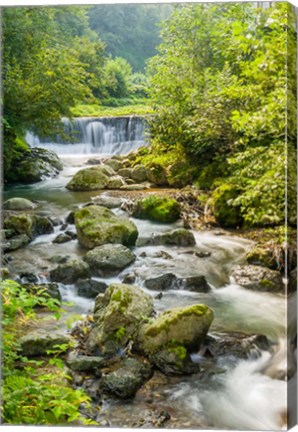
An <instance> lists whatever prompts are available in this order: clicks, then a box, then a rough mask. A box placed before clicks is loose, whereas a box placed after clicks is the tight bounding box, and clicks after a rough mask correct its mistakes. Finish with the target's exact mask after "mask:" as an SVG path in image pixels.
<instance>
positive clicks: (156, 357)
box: [150, 346, 200, 375]
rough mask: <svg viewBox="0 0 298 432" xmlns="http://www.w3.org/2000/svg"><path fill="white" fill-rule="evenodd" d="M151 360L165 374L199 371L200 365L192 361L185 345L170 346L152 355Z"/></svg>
mask: <svg viewBox="0 0 298 432" xmlns="http://www.w3.org/2000/svg"><path fill="white" fill-rule="evenodd" d="M150 361H151V362H152V363H153V364H154V366H156V367H157V368H158V369H160V370H161V371H162V372H163V373H164V374H165V375H189V374H193V373H196V372H199V370H200V367H199V365H198V364H195V363H193V362H192V361H191V357H190V354H189V353H188V352H187V350H186V348H185V347H184V346H174V347H171V346H169V347H168V348H164V349H161V350H160V351H158V352H156V353H155V354H153V355H151V356H150Z"/></svg>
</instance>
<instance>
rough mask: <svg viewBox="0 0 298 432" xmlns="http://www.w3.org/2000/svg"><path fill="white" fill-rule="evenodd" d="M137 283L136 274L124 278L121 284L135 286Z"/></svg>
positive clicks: (129, 274)
mask: <svg viewBox="0 0 298 432" xmlns="http://www.w3.org/2000/svg"><path fill="white" fill-rule="evenodd" d="M135 281H136V275H135V274H134V273H128V274H126V275H124V276H123V278H122V280H121V282H122V283H124V284H133V283H135Z"/></svg>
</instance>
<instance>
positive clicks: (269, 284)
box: [260, 279, 275, 288]
mask: <svg viewBox="0 0 298 432" xmlns="http://www.w3.org/2000/svg"><path fill="white" fill-rule="evenodd" d="M260 285H261V286H262V287H264V288H275V284H274V283H273V282H271V281H270V280H268V279H262V280H261V281H260Z"/></svg>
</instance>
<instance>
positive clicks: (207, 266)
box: [4, 120, 287, 430]
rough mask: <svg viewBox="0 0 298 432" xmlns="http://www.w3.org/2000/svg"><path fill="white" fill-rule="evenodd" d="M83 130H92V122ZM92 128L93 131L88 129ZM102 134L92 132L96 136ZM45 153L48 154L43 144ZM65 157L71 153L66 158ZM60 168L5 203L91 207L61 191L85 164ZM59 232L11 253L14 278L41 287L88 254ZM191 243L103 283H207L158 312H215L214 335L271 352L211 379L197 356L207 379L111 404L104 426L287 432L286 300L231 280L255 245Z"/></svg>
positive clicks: (229, 359) (141, 251) (53, 211)
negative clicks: (153, 412) (148, 411)
mask: <svg viewBox="0 0 298 432" xmlns="http://www.w3.org/2000/svg"><path fill="white" fill-rule="evenodd" d="M86 122H87V120H86ZM87 123H88V122H87ZM88 125H92V122H91V123H88ZM88 125H87V127H88ZM94 127H95V126H94V125H92V126H90V129H92V128H93V129H94ZM100 127H101V126H98V125H97V126H96V127H95V129H96V128H100ZM95 129H94V130H95ZM89 132H90V131H88V134H87V132H86V136H87V135H88V137H87V138H86V137H85V138H86V142H87V141H88V143H87V144H86V145H87V147H88V151H86V153H89V152H91V150H92V149H93V147H94V146H95V147H96V145H95V144H94V142H93V143H92V144H91V143H90V142H89V138H90V137H89ZM85 138H84V140H85ZM84 143H85V141H84ZM56 145H57V146H63V148H64V147H69V146H71V144H61V143H60V144H59V143H58V144H55V146H56ZM46 147H47V148H49V147H51V146H50V145H48V144H46ZM61 148H62V147H59V149H61ZM56 149H57V147H56ZM67 152H68V150H67V151H65V153H67ZM60 154H61V152H60ZM85 159H86V158H85ZM63 160H64V170H63V171H62V172H61V174H60V175H59V176H58V177H57V178H55V179H50V180H46V181H44V182H41V183H37V184H34V185H29V186H28V185H27V186H20V185H19V186H18V185H16V186H14V187H10V188H9V189H8V190H6V191H5V192H4V199H7V198H10V197H13V196H23V197H27V198H29V199H31V200H37V201H38V202H39V207H38V211H39V212H42V213H43V214H48V215H50V216H51V217H52V218H62V219H64V218H65V217H66V216H67V214H68V213H69V211H70V210H72V209H73V208H76V207H78V206H80V205H82V204H84V203H86V202H87V201H89V199H90V197H91V196H95V195H96V192H84V193H82V192H70V191H68V190H67V189H66V188H65V184H66V183H67V182H68V181H69V179H70V178H71V176H72V175H73V174H74V173H75V172H76V171H77V170H78V169H80V168H81V167H82V163H83V162H84V158H83V157H81V156H80V157H77V158H71V157H64V158H63ZM84 166H86V165H84ZM115 212H116V213H118V214H120V213H121V212H122V211H121V210H120V209H117V210H115ZM134 222H135V223H136V225H137V226H138V229H139V235H140V237H149V236H151V235H152V234H154V233H157V232H162V231H167V230H169V229H172V228H174V227H177V226H179V223H176V224H172V225H161V224H155V223H151V222H148V221H144V220H137V219H134ZM59 228H60V227H59V226H58V227H56V228H55V233H54V234H50V235H43V236H40V237H38V238H37V239H35V240H34V241H33V242H31V244H30V245H28V247H26V248H25V249H21V250H17V251H15V252H12V253H10V255H12V256H13V268H14V271H15V272H16V273H17V274H19V273H20V272H24V271H26V272H33V273H34V274H37V275H38V276H39V278H40V281H46V280H48V274H49V270H50V269H51V268H53V267H55V265H54V264H52V263H51V261H50V258H51V257H53V256H54V255H69V256H70V257H82V256H83V255H84V253H85V251H84V250H83V249H82V248H81V247H80V246H79V244H78V242H77V240H72V241H70V242H68V243H65V244H63V245H57V244H54V243H52V240H53V239H54V238H55V236H56V235H57V233H58V232H59ZM69 229H71V230H73V231H74V230H75V227H74V226H71V225H70V226H69ZM194 235H195V239H196V246H195V247H184V248H183V247H179V248H178V247H166V246H154V247H153V246H150V247H135V248H134V253H135V254H136V256H137V259H136V261H135V262H134V263H133V264H132V265H131V266H130V267H129V268H128V269H125V270H124V271H123V272H122V274H121V275H119V276H117V277H114V278H110V279H108V280H107V279H105V281H106V282H110V281H118V282H119V281H120V280H121V279H122V277H123V275H124V274H127V273H131V272H134V273H135V274H136V275H137V280H136V284H137V285H139V286H140V287H142V288H143V289H144V290H145V291H146V292H148V293H150V294H151V295H153V297H156V294H158V292H153V291H149V290H147V289H146V288H145V287H144V280H145V279H146V277H148V276H150V277H153V276H159V275H161V274H164V273H174V274H175V275H176V276H179V277H186V276H196V275H205V277H206V279H207V281H208V283H209V284H210V286H211V291H210V292H208V293H194V292H190V291H186V290H170V291H166V292H164V293H163V296H162V298H161V299H156V298H155V300H154V302H155V308H156V310H157V311H162V310H165V309H168V308H172V307H174V306H178V305H180V306H182V305H190V304H195V303H205V304H207V305H208V306H210V307H211V308H212V309H213V310H214V315H215V320H214V322H213V324H212V327H211V329H210V333H211V335H214V336H216V335H220V334H221V333H222V332H243V333H246V334H253V333H257V334H262V335H265V336H267V337H268V338H269V339H270V341H271V342H272V343H273V348H271V350H270V351H262V352H259V355H258V356H256V355H255V356H253V357H252V358H250V359H249V360H239V359H236V358H235V357H233V356H229V355H226V356H221V357H219V358H218V359H214V360H212V367H211V370H212V371H213V372H212V373H211V372H210V373H208V367H209V366H210V365H209V366H208V361H206V359H205V358H204V357H202V356H200V354H199V353H198V354H197V355H194V357H193V360H194V361H197V362H199V363H202V366H203V370H205V369H206V373H205V375H204V374H203V376H202V374H199V375H194V376H191V377H180V378H169V379H166V380H165V381H163V382H162V381H161V382H160V384H159V385H158V388H157V390H156V391H154V392H153V394H151V396H150V398H149V399H150V400H149V399H148V398H147V396H146V395H144V394H142V392H140V394H138V395H137V396H136V398H135V400H134V401H133V402H129V403H128V402H125V403H124V402H115V401H110V402H107V403H106V404H105V405H104V407H103V409H102V415H103V416H105V417H106V418H107V419H108V421H109V422H110V425H111V426H114V427H119V426H125V425H128V426H131V423H130V422H129V421H128V420H129V419H132V418H134V416H136V415H137V414H139V413H140V411H141V410H143V409H145V408H148V406H150V407H152V406H158V407H161V408H164V409H166V410H168V411H169V412H171V416H172V418H173V419H176V422H175V421H174V420H173V422H172V423H171V424H170V426H169V427H180V428H183V427H185V428H211V427H215V428H224V429H238V430H239V429H246V430H276V429H279V430H280V429H282V428H285V424H284V422H283V416H284V415H285V412H286V406H287V394H286V390H287V389H286V381H285V380H284V379H276V371H277V370H281V373H282V372H285V369H286V366H287V364H285V363H286V349H285V348H286V343H285V340H286V339H285V338H286V300H285V298H284V297H283V296H281V295H277V294H270V293H262V292H254V291H249V290H245V289H244V288H241V287H240V286H238V285H236V284H235V283H233V281H232V280H230V279H229V272H230V270H231V268H232V267H233V266H234V265H235V264H237V263H241V262H243V260H244V256H245V254H246V251H247V250H248V249H249V248H250V247H251V246H252V242H250V241H248V240H245V239H243V238H240V237H239V238H238V237H235V236H231V235H228V234H226V235H221V236H219V235H217V233H216V232H212V231H206V232H204V231H202V232H194ZM194 251H197V252H202V251H203V252H208V254H207V255H208V256H205V257H204V258H198V256H196V255H195V254H193V253H189V252H194ZM164 252H166V254H164ZM165 257H166V258H165ZM98 279H99V280H100V278H98ZM60 289H61V292H62V295H63V298H64V300H66V301H72V302H73V303H74V306H73V311H75V312H76V313H77V312H79V313H87V312H90V311H92V308H93V304H94V301H93V300H89V299H85V298H82V297H79V296H78V295H77V292H76V290H75V287H74V286H73V285H63V284H60ZM274 353H275V354H274ZM204 368H205V369H204ZM270 368H271V369H270ZM268 370H270V371H271V372H270V373H269V372H268ZM214 371H215V372H216V373H214ZM279 378H280V377H279Z"/></svg>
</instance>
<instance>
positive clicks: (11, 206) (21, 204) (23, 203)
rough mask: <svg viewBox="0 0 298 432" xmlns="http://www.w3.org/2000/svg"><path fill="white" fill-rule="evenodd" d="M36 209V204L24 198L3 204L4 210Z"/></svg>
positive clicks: (12, 199)
mask: <svg viewBox="0 0 298 432" xmlns="http://www.w3.org/2000/svg"><path fill="white" fill-rule="evenodd" d="M36 207H37V205H36V204H34V203H33V202H32V201H30V200H28V199H26V198H10V199H9V200H7V201H4V203H3V208H4V210H15V211H18V210H33V209H35V208H36Z"/></svg>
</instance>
